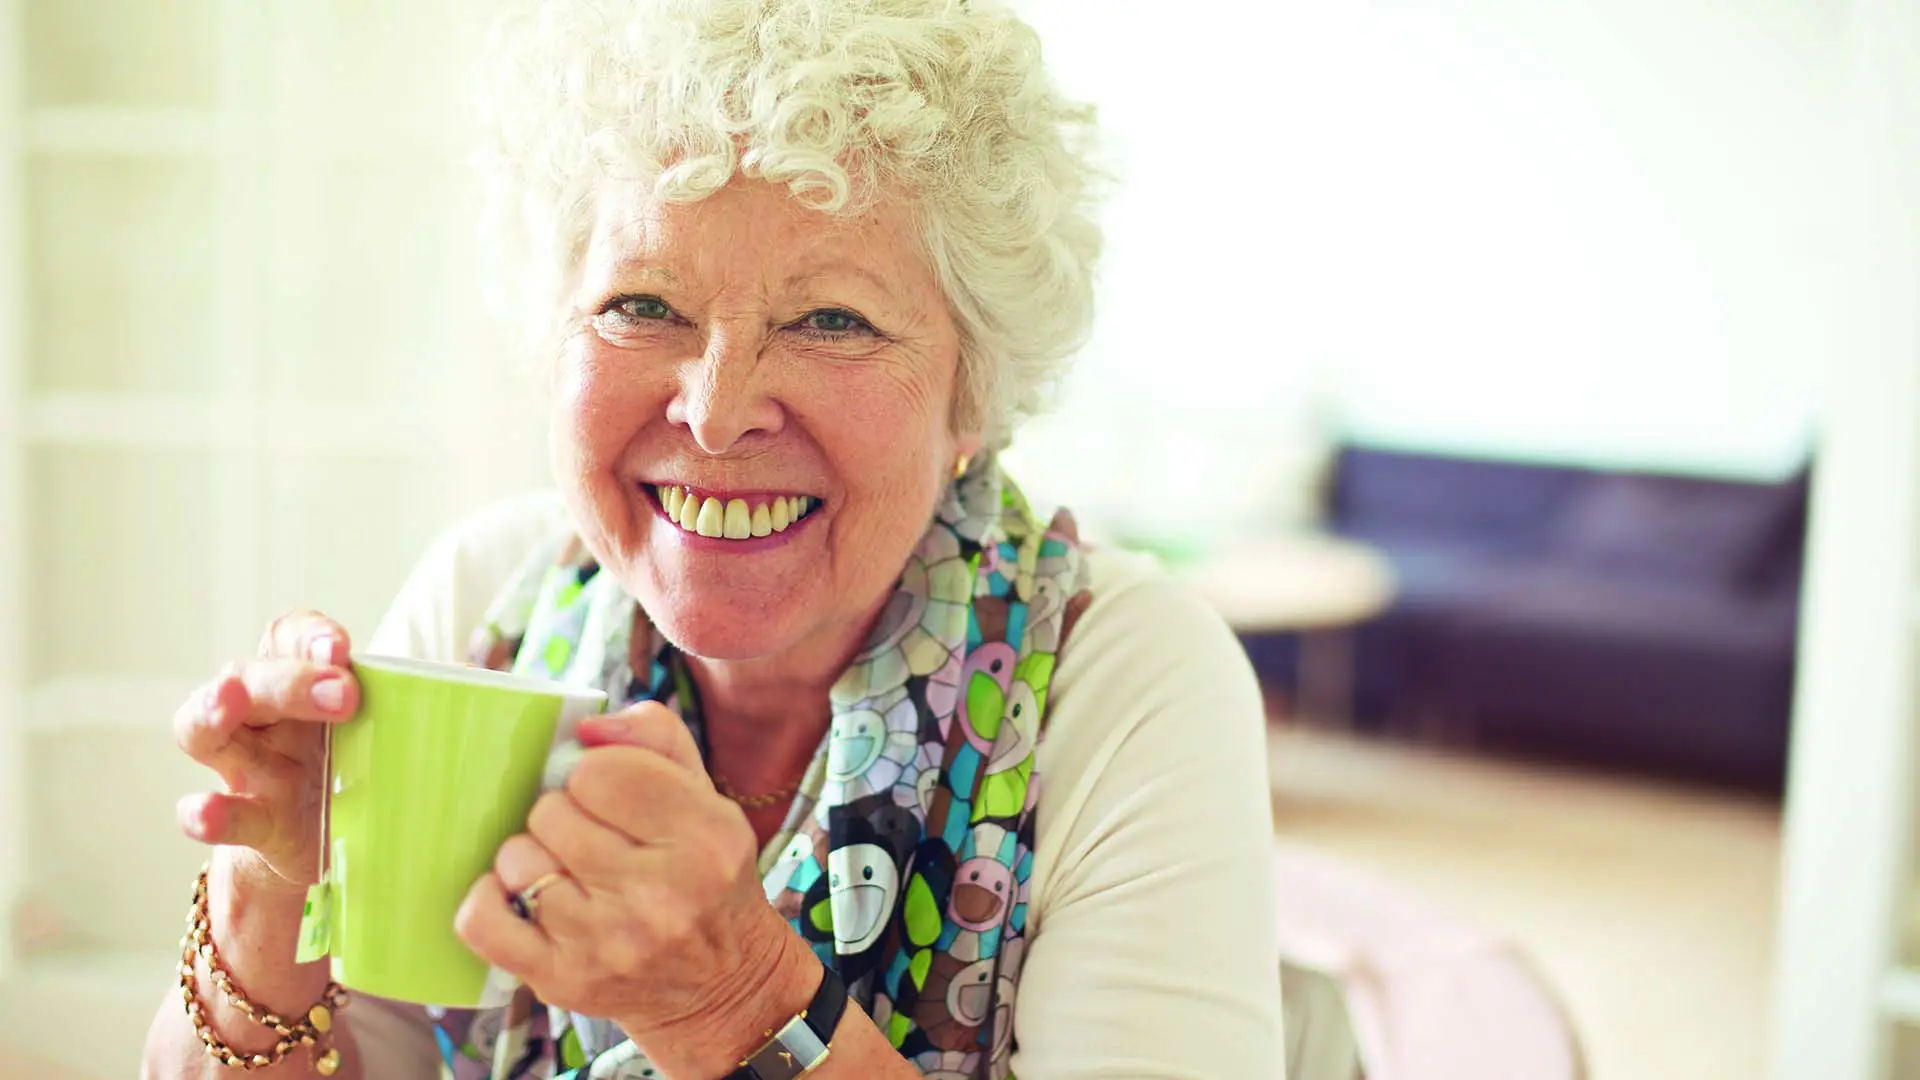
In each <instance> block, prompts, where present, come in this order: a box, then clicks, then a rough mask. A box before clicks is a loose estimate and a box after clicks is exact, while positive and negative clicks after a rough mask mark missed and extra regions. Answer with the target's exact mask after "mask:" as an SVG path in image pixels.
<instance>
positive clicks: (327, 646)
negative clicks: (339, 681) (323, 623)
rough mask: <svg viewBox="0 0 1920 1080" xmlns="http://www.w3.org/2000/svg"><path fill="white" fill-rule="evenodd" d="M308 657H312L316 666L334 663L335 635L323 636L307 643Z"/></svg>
mask: <svg viewBox="0 0 1920 1080" xmlns="http://www.w3.org/2000/svg"><path fill="white" fill-rule="evenodd" d="M307 655H308V656H309V657H311V658H312V659H313V662H314V663H316V664H331V663H333V635H332V634H321V635H320V636H319V637H317V638H314V639H313V640H312V641H309V642H307Z"/></svg>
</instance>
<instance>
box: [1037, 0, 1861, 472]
mask: <svg viewBox="0 0 1920 1080" xmlns="http://www.w3.org/2000/svg"><path fill="white" fill-rule="evenodd" d="M1842 7H1843V5H1842V4H1841V3H1840V0H1741V2H1738V3H1734V2H1727V0H1605V2H1602V0H1424V2H1420V3H1412V2H1385V0H1339V2H1328V0H1274V2H1268V3H1257V4H1256V3H1248V2H1242V0H1189V2H1187V3H1182V4H1179V5H1172V6H1170V5H1167V4H1164V3H1147V2H1145V0H1120V2H1116V0H1027V3H1025V4H1024V6H1023V10H1025V11H1026V12H1027V13H1028V14H1029V16H1030V18H1031V19H1032V21H1033V22H1034V23H1035V24H1036V25H1037V26H1038V27H1039V28H1040V30H1041V33H1042V35H1043V37H1044V39H1045V41H1046V46H1047V50H1048V56H1049V58H1050V60H1051V61H1052V63H1053V64H1054V66H1055V68H1056V70H1057V71H1058V73H1059V75H1060V77H1061V79H1062V81H1063V82H1064V83H1065V84H1066V85H1067V87H1068V88H1069V89H1070V90H1071V91H1073V92H1076V93H1078V94H1079V95H1081V96H1084V97H1087V98H1091V99H1093V100H1095V101H1097V102H1098V103H1099V104H1100V105H1101V106H1102V108H1103V111H1104V115H1105V119H1106V122H1107V124H1108V125H1109V128H1110V131H1111V133H1112V135H1113V137H1114V140H1115V143H1116V145H1117V147H1118V151H1119V161H1120V165H1121V168H1122V170H1123V173H1124V177H1125V187H1124V189H1123V190H1122V192H1121V193H1120V195H1119V197H1118V198H1117V199H1116V200H1115V202H1114V204H1113V208H1112V214H1111V216H1110V219H1109V222H1110V230H1111V236H1112V249H1111V259H1110V261H1109V263H1108V266H1107V273H1106V280H1105V289H1104V297H1103V299H1104V305H1103V308H1102V311H1101V314H1100V322H1099V329H1098V331H1097V337H1096V339H1095V341H1094V343H1093V345H1092V348H1091V349H1090V350H1089V351H1088V352H1087V354H1086V355H1085V357H1084V360H1083V363H1082V365H1081V368H1082V370H1081V371H1080V372H1079V373H1078V374H1077V376H1076V380H1075V382H1074V384H1073V386H1072V388H1071V390H1070V393H1069V406H1068V409H1067V411H1066V413H1065V414H1064V415H1063V417H1062V418H1061V420H1060V421H1059V422H1057V423H1054V424H1052V425H1049V427H1048V428H1047V429H1045V430H1042V431H1040V432H1037V433H1036V435H1037V437H1036V438H1035V439H1034V440H1031V441H1032V442H1033V443H1034V444H1035V445H1034V446H1033V447H1032V448H1031V449H1032V450H1033V453H1031V454H1030V455H1028V456H1029V457H1031V458H1034V459H1045V458H1048V457H1051V456H1053V455H1051V454H1049V453H1047V452H1046V451H1047V449H1048V448H1050V447H1051V446H1053V445H1056V444H1062V443H1064V444H1074V445H1084V444H1085V442H1086V439H1087V437H1088V436H1087V434H1086V432H1085V430H1084V424H1085V423H1087V422H1089V419H1088V418H1097V417H1099V416H1101V415H1110V414H1111V413H1113V412H1114V411H1115V410H1118V411H1119V412H1120V413H1121V414H1122V415H1125V416H1127V417H1129V418H1130V420H1131V422H1133V423H1136V424H1139V425H1142V426H1144V427H1146V428H1148V429H1149V430H1150V431H1151V432H1152V433H1154V434H1156V435H1159V436H1166V435H1168V434H1170V433H1178V432H1180V431H1181V430H1182V429H1184V430H1185V431H1186V432H1189V433H1191V432H1194V431H1206V430H1216V431H1217V430H1225V431H1226V432H1227V434H1226V435H1224V436H1219V437H1215V438H1213V439H1211V440H1210V441H1211V442H1213V443H1214V444H1215V448H1214V450H1213V452H1212V453H1211V454H1210V455H1209V454H1208V453H1206V452H1200V451H1194V450H1193V449H1192V448H1191V447H1189V449H1188V451H1186V452H1185V453H1184V455H1183V456H1184V457H1186V458H1188V459H1201V460H1231V459H1238V458H1239V457H1240V456H1241V455H1239V454H1238V453H1234V454H1232V455H1231V456H1230V455H1229V453H1228V451H1227V450H1225V449H1222V446H1223V445H1224V444H1226V443H1230V442H1231V441H1232V440H1235V439H1239V440H1243V443H1242V445H1244V446H1258V445H1261V439H1262V438H1264V439H1265V440H1266V442H1267V444H1269V445H1270V444H1271V442H1272V435H1271V434H1268V432H1270V431H1271V429H1272V428H1274V427H1275V426H1276V422H1278V423H1279V424H1286V423H1289V422H1292V421H1295V420H1297V419H1298V418H1299V417H1300V415H1301V410H1302V409H1303V407H1305V406H1306V405H1309V404H1312V403H1313V399H1314V395H1315V394H1316V393H1318V394H1322V395H1323V398H1322V400H1321V401H1320V402H1319V404H1320V405H1321V406H1322V407H1323V408H1327V409H1330V410H1331V413H1332V417H1333V419H1335V420H1337V421H1339V422H1340V423H1341V424H1343V425H1344V426H1345V427H1346V428H1348V429H1350V430H1351V431H1352V432H1353V433H1354V434H1355V435H1357V436H1358V437H1360V438H1363V439H1366V440H1369V441H1374V442H1382V443H1387V444H1403V445H1412V446H1418V447H1425V448H1435V449H1456V450H1463V451H1474V452H1487V453H1493V454H1498V455H1501V456H1507V457H1517V458H1523V459H1524V458H1546V459H1556V460H1570V461H1586V462H1597V463H1611V464H1621V465H1630V466H1651V467H1656V468H1667V469H1678V470H1687V471H1704V472H1710V473H1721V474H1730V475H1770V474H1774V473H1777V472H1780V471H1782V470H1784V469H1785V468H1786V467H1787V465H1788V464H1789V463H1790V462H1791V461H1792V460H1793V459H1794V458H1795V457H1796V456H1797V455H1798V454H1799V453H1800V452H1801V451H1802V450H1803V449H1804V447H1805V446H1806V444H1807V437H1808V432H1809V428H1810V425H1811V421H1812V416H1813V408H1814V406H1813V399H1814V396H1815V384H1816V381H1817V377H1818V373H1819V371H1820V366H1821V364H1822V362H1823V359H1824V358H1825V357H1826V356H1828V355H1829V354H1830V353H1831V345H1830V343H1829V341H1828V335H1829V334H1830V333H1831V332H1832V327H1833V322H1834V311H1835V308H1836V302H1837V298H1838V297H1839V295H1840V293H1841V290H1842V289H1843V288H1844V286H1845V282H1844V281H1842V280H1841V278H1840V276H1839V275H1840V271H1839V269H1838V267H1839V266H1840V259H1839V256H1838V254H1837V252H1838V247H1837V240H1836V233H1837V232H1838V229H1837V227H1836V226H1835V225H1834V223H1833V220H1832V219H1833V216H1834V214H1835V211H1836V196H1835V194H1834V181H1833V180H1832V178H1831V177H1830V176H1829V174H1828V163H1829V161H1830V152H1829V149H1828V148H1829V144H1830V139H1831V135H1830V133H1829V131H1828V128H1827V124H1828V120H1829V113H1830V111H1831V102H1832V101H1833V99H1834V96H1835V94H1836V93H1837V92H1838V87H1839V84H1840V77H1841V74H1842V69H1843V63H1842V60H1841V55H1842V52H1841V37H1842V31H1843V28H1844V27H1843V23H1844V19H1843V17H1842ZM1176 12H1177V14H1176ZM1252 433H1259V434H1258V435H1255V434H1252ZM1184 437H1185V438H1187V439H1188V440H1189V441H1191V435H1190V434H1189V435H1187V436H1184ZM1139 457H1140V460H1141V461H1142V462H1143V463H1149V464H1150V463H1151V462H1152V461H1153V460H1154V457H1155V455H1154V454H1152V453H1144V452H1143V453H1141V454H1140V455H1139ZM1034 467H1036V468H1040V469H1042V470H1047V469H1048V468H1049V466H1048V465H1047V464H1046V463H1045V462H1044V461H1043V460H1036V461H1035V465H1034ZM1142 467H1147V466H1146V465H1143V466H1142ZM1091 472H1092V470H1086V471H1085V472H1083V473H1073V474H1070V475H1065V476H1059V477H1051V478H1052V479H1057V480H1058V481H1060V482H1061V483H1063V484H1065V485H1067V486H1069V487H1071V488H1073V489H1074V490H1075V491H1079V490H1088V491H1095V492H1098V491H1100V490H1101V489H1102V483H1101V480H1100V478H1098V477H1096V476H1093V475H1090V474H1091ZM1173 474H1174V477H1178V476H1180V475H1181V472H1180V471H1179V470H1174V471H1173ZM1186 475H1191V473H1190V472H1188V473H1186ZM1161 479H1166V478H1164V477H1160V476H1152V477H1149V478H1148V480H1149V483H1152V482H1156V481H1159V480H1161ZM1136 490H1137V489H1136Z"/></svg>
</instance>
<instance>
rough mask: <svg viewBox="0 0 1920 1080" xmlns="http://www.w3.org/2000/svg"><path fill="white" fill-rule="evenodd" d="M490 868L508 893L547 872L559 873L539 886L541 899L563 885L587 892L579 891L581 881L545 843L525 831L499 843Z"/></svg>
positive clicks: (529, 883)
mask: <svg viewBox="0 0 1920 1080" xmlns="http://www.w3.org/2000/svg"><path fill="white" fill-rule="evenodd" d="M493 872H494V873H495V874H496V875H498V876H499V878H500V883H501V884H502V885H504V886H505V887H506V890H507V891H508V892H510V893H518V892H523V891H525V890H526V889H528V888H531V887H532V886H533V883H534V882H536V881H540V880H541V879H543V878H545V877H546V876H547V875H548V874H560V875H561V877H559V878H556V879H554V880H553V881H550V882H548V883H547V884H546V885H543V886H541V889H540V899H541V900H542V901H543V902H544V901H545V900H546V899H547V898H548V897H550V896H552V895H554V894H555V893H557V892H562V891H565V890H563V888H562V886H565V887H566V889H570V890H571V891H572V892H573V893H574V894H575V895H578V896H585V895H586V894H585V893H584V892H582V891H581V889H580V883H579V882H577V881H575V880H573V878H572V876H571V874H570V871H569V869H568V867H567V866H565V865H564V864H563V863H562V862H561V861H560V859H559V858H558V857H557V856H555V855H554V854H553V853H552V852H550V851H548V850H547V849H546V847H545V845H543V844H541V843H540V841H538V840H535V839H534V838H533V837H531V836H529V835H527V834H526V833H515V834H513V835H512V836H509V837H507V839H506V842H505V843H503V844H501V845H500V850H499V851H497V852H495V853H494V856H493Z"/></svg>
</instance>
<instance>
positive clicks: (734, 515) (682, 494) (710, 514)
mask: <svg viewBox="0 0 1920 1080" xmlns="http://www.w3.org/2000/svg"><path fill="white" fill-rule="evenodd" d="M654 493H655V494H656V495H658V496H659V497H660V505H661V506H663V507H665V508H666V511H667V517H669V518H671V519H672V520H673V522H674V523H675V524H677V525H679V526H680V527H681V528H682V529H685V530H686V531H688V532H690V533H699V534H700V535H701V536H712V537H725V538H726V539H728V540H746V539H748V538H750V537H755V536H770V535H772V534H773V533H777V532H785V531H787V527H788V526H790V525H792V524H793V523H794V522H796V521H799V520H800V519H801V518H803V517H806V516H807V514H808V513H809V512H810V511H812V509H813V508H814V507H815V506H818V505H819V501H818V500H816V499H814V498H812V497H811V496H807V495H775V496H773V497H771V498H767V499H762V500H761V501H758V502H754V503H748V502H747V500H745V499H727V500H725V501H722V500H720V499H717V498H714V497H713V496H711V495H708V496H706V497H704V498H702V497H701V496H699V495H697V494H695V493H693V492H691V491H688V490H687V489H686V488H683V487H679V486H674V487H656V488H655V489H654Z"/></svg>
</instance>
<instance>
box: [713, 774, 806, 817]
mask: <svg viewBox="0 0 1920 1080" xmlns="http://www.w3.org/2000/svg"><path fill="white" fill-rule="evenodd" d="M712 776H713V787H714V790H715V791H718V792H719V793H720V794H722V795H724V796H726V797H727V798H728V799H730V800H731V801H732V802H733V803H734V804H735V805H736V806H739V807H741V808H742V809H746V810H765V809H766V808H767V807H769V806H777V805H779V804H780V803H783V802H785V801H787V800H788V799H791V798H793V796H794V793H795V792H797V791H799V790H800V783H801V781H799V780H795V781H794V782H793V783H791V784H788V785H787V786H785V787H783V788H776V789H774V790H773V791H769V792H766V793H764V794H759V795H747V794H744V793H742V792H740V791H738V790H736V789H735V788H734V786H733V785H732V784H729V783H727V778H726V777H724V776H721V775H720V774H719V773H713V774H712Z"/></svg>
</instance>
